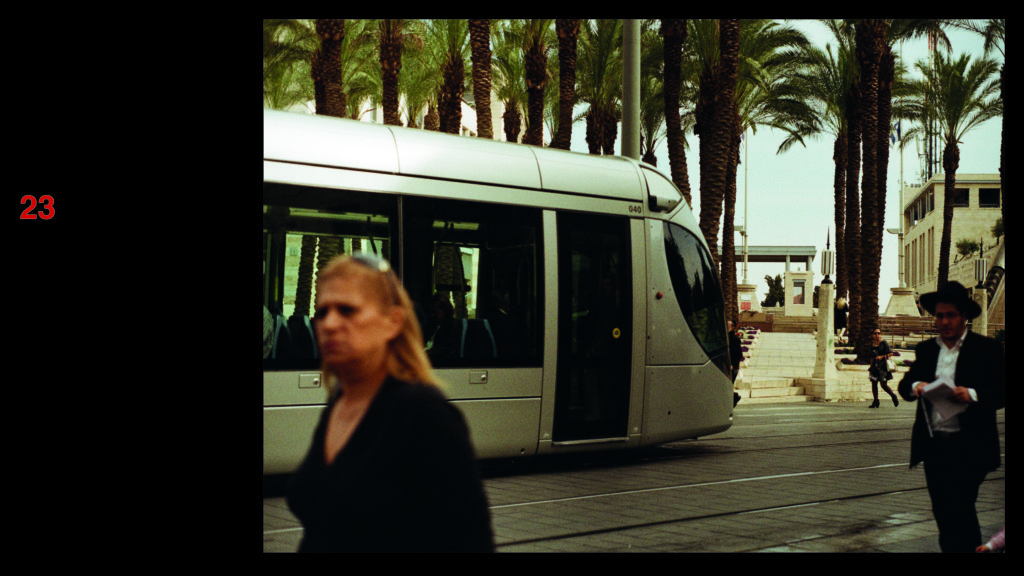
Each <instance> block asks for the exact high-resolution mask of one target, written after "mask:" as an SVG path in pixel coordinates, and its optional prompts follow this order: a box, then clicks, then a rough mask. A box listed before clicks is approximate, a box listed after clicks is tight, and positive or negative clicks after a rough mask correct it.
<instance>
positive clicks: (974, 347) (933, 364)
mask: <svg viewBox="0 0 1024 576" xmlns="http://www.w3.org/2000/svg"><path fill="white" fill-rule="evenodd" d="M921 305H922V306H924V308H925V309H926V310H927V311H928V312H929V313H931V314H932V315H933V316H934V317H935V329H936V331H937V332H938V333H939V335H938V336H937V337H936V338H934V339H930V340H924V341H922V342H921V343H920V344H918V345H917V349H916V351H915V352H916V355H917V358H916V359H915V361H914V364H913V365H912V366H911V367H910V370H909V371H908V372H907V374H906V375H905V376H904V377H903V379H902V380H901V381H900V385H899V392H900V396H903V398H904V399H906V400H911V401H913V400H918V399H920V400H921V401H920V402H919V403H918V411H917V417H916V418H915V420H914V429H913V433H912V435H911V441H910V467H911V468H913V467H914V466H916V465H917V464H918V463H920V462H924V475H925V480H926V481H927V482H928V494H929V496H931V500H932V513H933V514H934V515H935V523H936V524H938V527H939V547H940V548H941V549H942V551H943V552H974V551H975V549H976V548H977V547H978V546H979V545H981V543H982V540H981V528H980V526H979V523H978V513H977V510H976V509H975V502H976V501H977V499H978V490H979V489H980V487H981V483H982V482H983V481H984V480H985V476H986V475H987V474H988V473H989V472H991V471H993V470H995V469H997V468H999V466H1000V465H1001V463H1002V455H1001V449H1000V445H999V428H998V426H997V423H996V411H998V410H1001V409H1003V407H1004V406H1005V403H1006V382H1005V379H1006V361H1005V358H1004V354H1003V347H1002V345H1001V344H999V342H996V341H995V340H993V339H992V338H988V337H985V336H982V335H980V334H976V333H974V332H970V331H968V330H967V321H968V320H969V319H971V318H975V317H977V316H978V315H979V314H981V307H980V306H978V304H977V303H975V302H974V301H973V300H971V298H970V296H969V295H968V294H967V289H966V288H964V287H963V286H962V285H961V284H960V283H959V282H947V283H946V284H945V285H944V286H943V287H942V288H941V289H939V290H938V291H936V292H929V293H927V294H923V295H922V296H921ZM939 378H942V379H944V380H945V381H946V382H948V383H950V384H951V386H952V388H951V390H950V395H949V396H948V399H949V402H950V403H951V404H952V405H953V406H956V407H959V408H962V410H961V411H959V412H958V413H956V414H952V413H951V411H947V412H946V413H943V412H940V411H936V410H935V409H934V405H933V403H932V402H931V401H930V400H928V398H927V397H926V396H924V397H923V396H922V395H923V394H925V389H924V388H925V386H926V385H928V384H929V383H932V382H934V381H935V380H937V379H939Z"/></svg>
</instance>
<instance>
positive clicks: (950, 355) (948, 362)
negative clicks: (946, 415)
mask: <svg viewBox="0 0 1024 576" xmlns="http://www.w3.org/2000/svg"><path fill="white" fill-rule="evenodd" d="M965 338H967V329H966V328H965V329H964V333H963V334H961V335H960V338H958V339H957V341H956V344H954V345H953V346H952V347H949V346H947V345H946V341H945V340H943V339H942V336H936V337H935V341H936V342H938V343H939V361H938V363H937V364H936V366H935V378H936V379H938V378H945V379H946V380H948V381H950V382H952V383H953V385H954V386H956V361H957V359H959V358H960V348H961V347H962V346H963V343H964V339H965ZM914 385H915V386H916V385H917V383H915V384H914ZM967 391H968V392H969V393H970V395H971V402H977V401H978V393H977V392H975V391H974V388H968V389H967ZM932 430H933V431H940V432H959V431H960V424H959V422H958V421H957V419H956V418H950V419H948V420H937V421H936V420H934V417H933V420H932Z"/></svg>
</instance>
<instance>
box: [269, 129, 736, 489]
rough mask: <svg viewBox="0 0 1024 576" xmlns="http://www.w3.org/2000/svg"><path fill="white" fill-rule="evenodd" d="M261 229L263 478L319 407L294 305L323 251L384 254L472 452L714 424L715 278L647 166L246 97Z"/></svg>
mask: <svg viewBox="0 0 1024 576" xmlns="http://www.w3.org/2000/svg"><path fill="white" fill-rule="evenodd" d="M262 242H263V251H262V252H263V276H262V283H263V286H262V298H263V319H264V322H263V472H264V474H267V475H270V474H282V473H290V472H292V471H293V470H294V469H295V468H296V467H297V466H298V464H299V463H300V462H301V460H302V458H303V457H304V456H305V454H306V452H307V450H308V447H309V443H310V441H311V438H312V433H313V429H314V427H315V425H316V423H317V421H318V418H319V415H320V413H321V412H322V410H323V409H324V407H325V405H326V391H325V389H324V387H323V384H322V383H323V378H322V377H321V374H320V372H319V369H320V360H319V358H318V357H317V356H318V353H317V348H316V342H315V337H314V333H313V330H312V326H311V323H310V317H311V307H312V305H313V303H314V301H315V289H316V284H315V275H316V269H317V267H318V266H322V265H323V264H324V263H325V262H326V261H327V259H329V258H330V257H331V256H333V255H335V254H338V253H342V252H344V253H351V252H356V251H362V252H372V253H374V254H377V255H380V256H383V257H385V258H387V259H388V260H389V261H390V262H391V264H392V266H393V267H394V268H395V270H396V272H397V273H398V275H399V277H400V278H401V280H402V282H403V285H404V286H405V287H406V289H407V290H408V292H409V294H410V296H411V297H412V299H413V301H414V303H415V307H416V311H417V315H418V316H419V320H420V324H421V327H422V329H423V334H424V340H425V345H426V346H427V354H428V356H429V357H430V359H431V362H432V363H433V365H434V368H435V371H436V373H437V375H438V376H439V377H440V378H441V379H442V380H443V381H444V383H445V388H444V391H445V393H446V394H447V396H448V398H449V400H450V401H451V402H452V403H453V404H454V405H455V406H457V407H458V408H459V409H461V411H462V412H463V414H464V415H465V417H466V420H467V423H468V425H469V428H470V433H471V437H472V441H473V445H474V448H475V450H476V453H477V456H478V457H480V458H485V459H486V458H506V457H521V456H532V455H540V454H556V453H560V452H575V451H585V450H607V449H614V448H633V447H638V446H645V445H653V444H661V443H665V442H670V441H675V440H680V439H688V438H696V437H700V436H705V435H709V434H714V433H717V432H721V431H723V430H726V429H728V428H729V426H731V425H732V410H733V401H732V382H731V378H730V376H729V374H730V367H729V366H730V364H729V357H728V354H729V352H728V348H729V347H728V339H727V335H726V327H725V310H724V303H723V296H722V290H721V286H720V282H719V278H718V274H717V272H716V271H715V268H714V266H713V264H712V259H711V255H710V252H709V250H708V247H707V244H706V243H705V241H704V239H703V236H702V235H701V233H700V230H699V228H698V226H697V222H696V220H695V219H694V216H693V214H692V212H691V211H690V208H689V206H688V205H687V203H686V202H684V201H683V199H682V196H681V194H680V193H679V191H678V189H677V188H676V187H675V186H674V185H673V184H672V182H671V181H670V180H669V179H668V178H667V177H666V176H665V175H663V174H662V173H661V172H659V171H657V170H656V169H654V168H653V167H651V166H649V165H646V164H641V163H639V162H636V161H634V160H632V159H628V158H622V157H597V156H592V155H587V154H579V153H573V152H566V151H561V150H552V149H548V148H542V147H535V146H525V145H520V144H511V143H504V142H496V141H490V140H484V139H479V138H468V137H461V136H454V135H448V134H438V133H433V132H426V131H422V130H415V129H409V128H396V127H390V126H382V125H377V124H371V123H365V122H358V121H354V120H343V119H337V118H328V117H322V116H310V115H305V114H298V113H288V112H279V111H270V110H265V111H264V115H263V234H262Z"/></svg>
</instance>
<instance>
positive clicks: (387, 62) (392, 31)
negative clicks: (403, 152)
mask: <svg viewBox="0 0 1024 576" xmlns="http://www.w3.org/2000/svg"><path fill="white" fill-rule="evenodd" d="M407 22H408V21H407V20H381V21H380V56H379V58H380V69H381V77H382V84H383V86H382V95H381V100H382V104H383V108H384V124H386V125H388V126H401V125H402V117H401V116H400V115H399V113H398V75H399V73H400V72H401V71H402V46H403V43H404V42H403V36H404V35H405V29H406V23H407Z"/></svg>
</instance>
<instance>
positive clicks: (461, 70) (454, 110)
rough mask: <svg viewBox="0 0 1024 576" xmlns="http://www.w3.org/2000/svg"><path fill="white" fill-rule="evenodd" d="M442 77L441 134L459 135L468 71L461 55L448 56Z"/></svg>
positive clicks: (443, 66) (440, 103)
mask: <svg viewBox="0 0 1024 576" xmlns="http://www.w3.org/2000/svg"><path fill="white" fill-rule="evenodd" d="M441 76H442V78H443V79H444V80H443V82H444V83H443V84H442V85H441V90H440V92H439V93H438V95H437V113H438V115H439V116H440V120H441V132H446V133H448V134H458V133H459V131H460V129H461V128H462V93H463V91H464V90H465V89H466V88H465V78H466V69H465V64H464V62H463V61H462V56H461V55H460V54H458V53H457V52H452V53H449V54H448V56H447V57H446V58H445V61H444V63H443V64H442V65H441Z"/></svg>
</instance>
